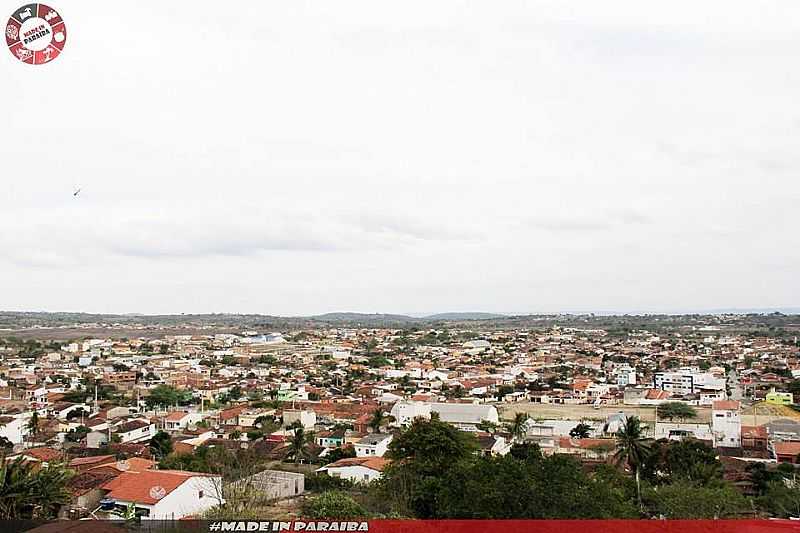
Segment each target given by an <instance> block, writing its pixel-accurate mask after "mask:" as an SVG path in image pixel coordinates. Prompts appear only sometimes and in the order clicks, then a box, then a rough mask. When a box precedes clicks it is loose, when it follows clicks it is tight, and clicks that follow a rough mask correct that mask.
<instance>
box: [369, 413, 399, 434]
mask: <svg viewBox="0 0 800 533" xmlns="http://www.w3.org/2000/svg"><path fill="white" fill-rule="evenodd" d="M392 420H394V417H393V416H392V415H387V414H386V413H385V412H384V411H383V408H381V407H378V408H377V409H375V410H374V411H373V412H372V418H371V419H370V421H369V424H368V426H369V427H370V429H372V431H374V432H375V433H378V432H379V431H380V430H381V428H382V427H383V426H385V425H386V424H388V423H389V422H391V421H392Z"/></svg>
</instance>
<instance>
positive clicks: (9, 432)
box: [0, 412, 31, 444]
mask: <svg viewBox="0 0 800 533" xmlns="http://www.w3.org/2000/svg"><path fill="white" fill-rule="evenodd" d="M30 416H31V413H30V412H28V413H22V414H18V415H3V416H0V437H5V438H7V439H8V440H9V442H11V444H22V442H23V441H24V440H25V435H27V434H28V420H29V419H30Z"/></svg>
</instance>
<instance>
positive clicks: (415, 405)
mask: <svg viewBox="0 0 800 533" xmlns="http://www.w3.org/2000/svg"><path fill="white" fill-rule="evenodd" d="M390 414H391V415H392V417H394V422H393V423H392V425H395V426H401V427H402V426H408V425H410V424H411V422H413V421H414V419H415V418H417V417H422V418H430V417H431V405H430V404H429V403H425V402H397V403H396V404H394V406H392V411H391V413H390Z"/></svg>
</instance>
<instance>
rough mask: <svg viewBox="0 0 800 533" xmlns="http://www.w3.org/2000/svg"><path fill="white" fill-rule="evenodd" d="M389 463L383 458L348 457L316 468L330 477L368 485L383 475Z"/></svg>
mask: <svg viewBox="0 0 800 533" xmlns="http://www.w3.org/2000/svg"><path fill="white" fill-rule="evenodd" d="M389 462H390V461H389V460H388V459H384V458H383V457H348V458H346V459H339V460H338V461H336V462H333V463H330V464H327V465H325V466H323V467H322V468H318V469H317V472H325V473H327V474H328V475H329V476H331V477H340V478H342V479H347V480H350V481H352V482H353V483H369V482H370V481H373V480H375V479H378V478H379V477H381V476H382V475H383V470H384V468H386V465H388V464H389Z"/></svg>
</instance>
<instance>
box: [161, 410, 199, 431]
mask: <svg viewBox="0 0 800 533" xmlns="http://www.w3.org/2000/svg"><path fill="white" fill-rule="evenodd" d="M201 420H203V415H201V414H200V413H186V412H183V411H173V412H172V413H170V414H168V415H167V417H166V418H165V419H164V429H166V430H167V431H178V430H181V429H186V427H187V426H191V425H193V424H197V423H198V422H200V421H201Z"/></svg>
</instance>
